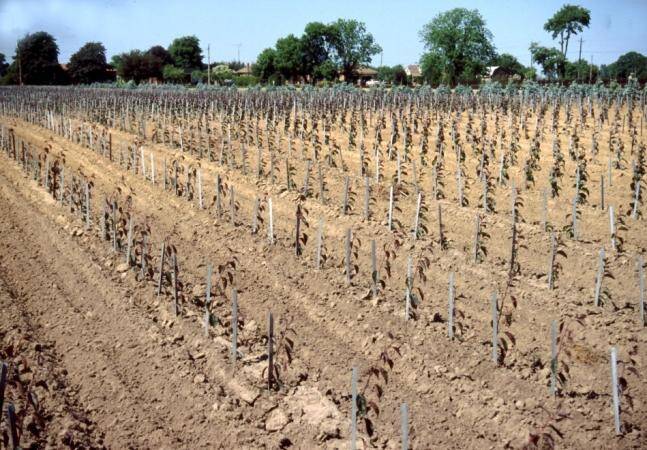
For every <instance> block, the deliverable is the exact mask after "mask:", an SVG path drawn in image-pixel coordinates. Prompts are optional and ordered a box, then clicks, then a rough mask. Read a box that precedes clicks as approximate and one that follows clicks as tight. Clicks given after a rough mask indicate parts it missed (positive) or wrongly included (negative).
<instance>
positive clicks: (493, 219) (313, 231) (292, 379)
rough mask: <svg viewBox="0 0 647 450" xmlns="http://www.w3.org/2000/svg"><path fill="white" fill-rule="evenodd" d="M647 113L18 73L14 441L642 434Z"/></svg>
mask: <svg viewBox="0 0 647 450" xmlns="http://www.w3.org/2000/svg"><path fill="white" fill-rule="evenodd" d="M646 112H647V109H646V107H645V101H644V95H643V96H640V95H638V94H636V95H634V94H631V93H630V95H625V94H622V93H620V94H619V93H612V92H606V91H605V92H592V91H590V92H574V91H569V90H552V91H551V90H539V91H536V92H525V91H518V92H515V93H508V92H503V91H501V92H489V93H488V92H479V93H472V92H469V93H464V92H463V93H460V92H453V93H452V92H449V91H447V92H443V91H440V90H437V91H432V90H425V89H419V90H411V91H398V90H394V91H386V90H375V91H373V90H371V91H368V90H365V91H361V90H354V89H320V90H304V91H295V90H275V91H255V90H249V91H236V90H228V89H219V90H213V91H206V92H202V91H190V92H186V91H179V92H175V91H167V90H161V89H160V90H118V89H89V88H4V89H1V90H0V128H1V141H0V144H1V151H0V208H1V209H0V211H1V213H0V248H2V254H1V256H0V310H1V311H2V314H0V337H1V341H0V342H1V344H0V360H2V361H4V362H6V363H7V369H8V370H7V383H6V391H5V394H4V407H3V408H4V409H5V410H8V405H9V403H11V405H12V407H13V409H15V416H16V417H15V426H13V427H12V426H10V422H11V421H10V420H9V415H8V414H4V415H3V420H2V422H1V424H0V429H1V430H2V433H3V440H4V442H5V444H6V445H9V444H8V443H9V441H11V440H12V437H11V434H12V429H15V433H16V435H17V436H16V439H17V440H19V442H20V445H21V447H22V448H30V446H31V448H44V447H46V446H47V445H50V446H51V447H52V448H58V447H64V446H70V447H75V448H101V447H107V448H304V449H305V448H402V447H403V440H406V441H407V444H408V447H409V448H420V449H424V448H457V449H462V448H522V447H524V446H525V447H526V448H553V447H558V448H572V449H577V448H591V447H592V448H644V447H645V446H646V445H647V430H646V429H645V424H647V409H646V406H647V387H646V384H645V379H644V372H645V365H646V364H647V345H646V344H647V335H646V334H645V333H646V331H645V330H646V329H645V319H644V308H643V307H642V305H643V302H644V295H645V294H644V258H645V252H646V248H647V233H645V221H644V217H643V212H644V209H645V207H644V205H643V204H642V198H643V192H644V189H645V183H644V179H645V176H644V173H645V167H646V166H645V165H646V161H645V152H646V150H645V138H644V136H643V129H644V124H643V122H644V119H645V117H646V115H645V114H646ZM601 250H603V252H602V253H601ZM209 275H210V276H209ZM268 336H271V337H270V338H268ZM612 348H614V349H615V352H616V353H617V361H615V364H614V362H613V361H612V352H613V351H612ZM353 368H355V371H353ZM612 369H613V370H612ZM612 372H613V374H614V375H617V377H616V381H615V382H614V381H612ZM613 386H617V389H615V390H614V389H613ZM614 392H615V394H616V395H615V399H616V400H617V403H614ZM0 395H1V390H0ZM614 405H616V406H617V407H616V406H614ZM616 412H617V415H615V414H614V413H616ZM354 417H356V420H353V418H354ZM616 418H617V419H618V420H619V421H616ZM355 422H356V423H357V427H356V431H355V429H354V427H353V423H355ZM354 433H356V435H357V438H356V440H355V439H352V435H353V434H354ZM352 442H356V444H355V445H356V447H353V444H352Z"/></svg>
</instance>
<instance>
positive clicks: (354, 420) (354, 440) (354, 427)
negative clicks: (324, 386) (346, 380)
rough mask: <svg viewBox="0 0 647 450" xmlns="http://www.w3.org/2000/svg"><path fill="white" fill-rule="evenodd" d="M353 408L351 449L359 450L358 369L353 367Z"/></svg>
mask: <svg viewBox="0 0 647 450" xmlns="http://www.w3.org/2000/svg"><path fill="white" fill-rule="evenodd" d="M350 386H351V388H350V389H351V406H350V411H351V412H350V448H351V450H356V449H357V367H353V370H352V375H351V382H350Z"/></svg>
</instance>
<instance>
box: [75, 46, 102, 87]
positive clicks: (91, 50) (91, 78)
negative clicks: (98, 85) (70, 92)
mask: <svg viewBox="0 0 647 450" xmlns="http://www.w3.org/2000/svg"><path fill="white" fill-rule="evenodd" d="M107 68H108V64H107V63H106V48H105V47H104V46H103V44H102V43H100V42H88V43H87V44H85V45H84V46H83V47H81V48H80V49H79V50H78V51H77V52H76V53H74V54H73V55H72V57H71V58H70V63H69V64H68V66H67V71H68V73H69V75H70V77H72V81H74V82H75V83H82V84H90V83H94V82H97V81H105V80H107V79H108V75H107V74H106V69H107Z"/></svg>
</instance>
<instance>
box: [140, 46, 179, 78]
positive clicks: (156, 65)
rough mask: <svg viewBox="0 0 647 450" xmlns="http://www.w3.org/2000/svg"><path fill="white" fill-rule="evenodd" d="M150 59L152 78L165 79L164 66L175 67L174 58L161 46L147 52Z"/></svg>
mask: <svg viewBox="0 0 647 450" xmlns="http://www.w3.org/2000/svg"><path fill="white" fill-rule="evenodd" d="M146 53H147V54H148V56H149V58H150V69H151V70H150V76H151V77H156V78H163V76H164V73H163V71H164V66H166V65H169V64H170V65H173V57H171V54H170V53H169V52H168V51H167V50H166V49H165V48H164V47H162V46H161V45H154V46H153V47H151V48H149V49H148V51H147V52H146Z"/></svg>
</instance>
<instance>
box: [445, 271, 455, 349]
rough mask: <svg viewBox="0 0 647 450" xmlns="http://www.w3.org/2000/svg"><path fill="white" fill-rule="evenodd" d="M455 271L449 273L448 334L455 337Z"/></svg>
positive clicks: (452, 337)
mask: <svg viewBox="0 0 647 450" xmlns="http://www.w3.org/2000/svg"><path fill="white" fill-rule="evenodd" d="M454 301H455V294H454V272H450V273H449V296H448V302H447V303H448V305H447V336H449V338H450V339H454Z"/></svg>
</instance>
